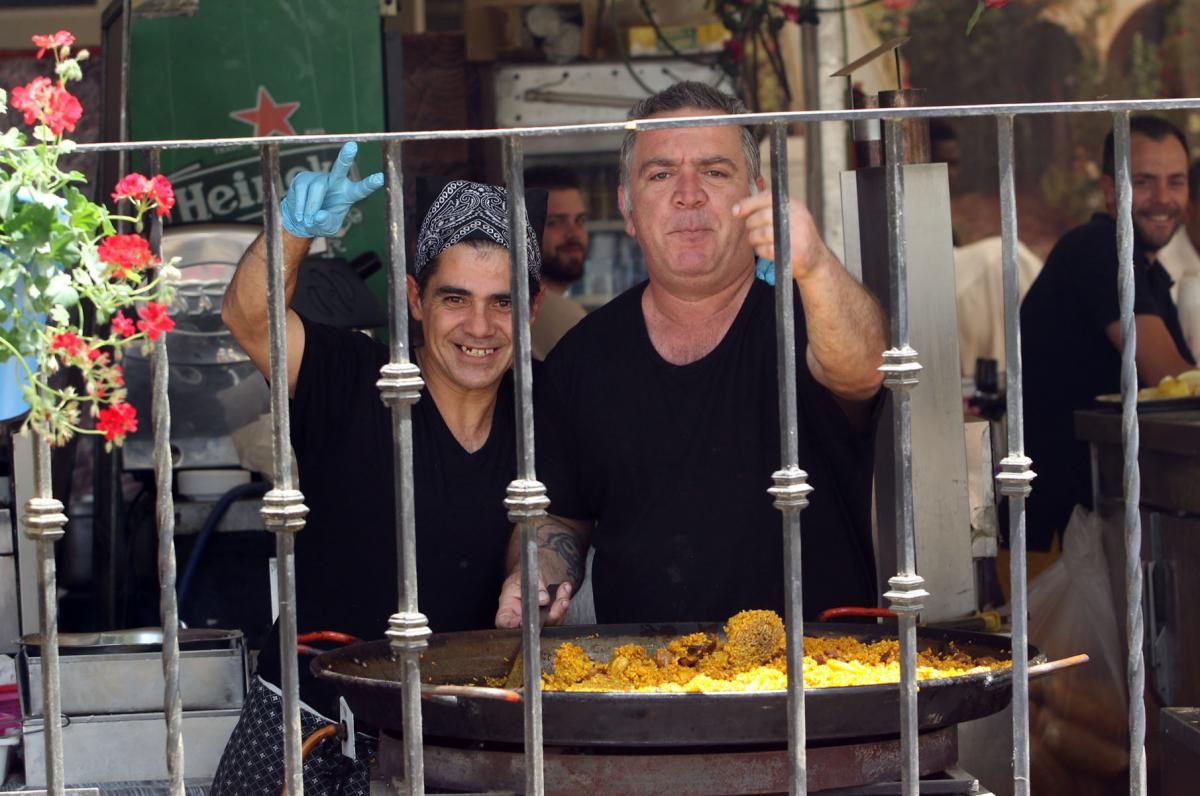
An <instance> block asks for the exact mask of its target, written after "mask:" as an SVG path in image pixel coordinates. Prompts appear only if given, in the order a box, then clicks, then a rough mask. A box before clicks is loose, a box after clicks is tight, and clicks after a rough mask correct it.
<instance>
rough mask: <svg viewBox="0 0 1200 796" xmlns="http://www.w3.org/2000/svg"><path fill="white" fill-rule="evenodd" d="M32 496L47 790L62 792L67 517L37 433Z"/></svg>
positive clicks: (29, 514)
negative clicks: (61, 567) (61, 605)
mask: <svg viewBox="0 0 1200 796" xmlns="http://www.w3.org/2000/svg"><path fill="white" fill-rule="evenodd" d="M33 475H34V490H35V491H34V495H35V496H34V497H32V498H30V499H29V502H28V503H27V504H26V505H25V517H24V524H25V536H26V537H28V538H29V539H32V540H33V541H35V542H37V560H38V609H39V612H40V614H41V632H42V638H41V649H40V654H41V657H42V726H43V728H44V730H45V733H46V792H47V793H50V794H53V796H62V794H63V792H64V777H63V744H62V728H63V725H62V694H61V691H60V689H59V666H58V584H57V583H56V579H55V570H54V543H55V542H56V541H58V540H59V539H61V538H62V536H63V526H64V525H66V523H67V515H66V514H64V513H63V504H62V502H61V501H59V500H55V498H54V493H53V487H52V485H51V481H50V444H49V442H47V441H46V439H45V437H43V436H42V435H41V434H38V433H36V432H34V433H33Z"/></svg>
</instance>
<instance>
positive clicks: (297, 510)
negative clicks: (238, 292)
mask: <svg viewBox="0 0 1200 796" xmlns="http://www.w3.org/2000/svg"><path fill="white" fill-rule="evenodd" d="M260 156H261V159H262V178H263V232H264V234H265V235H266V244H267V245H266V249H267V310H268V322H267V328H268V332H269V336H270V342H271V346H270V348H271V351H270V362H271V454H272V460H273V462H274V467H275V483H274V485H273V486H272V488H271V491H269V492H267V494H265V495H264V496H263V507H262V512H261V513H262V518H263V525H265V526H266V527H267V528H268V529H269V530H272V531H274V532H275V559H276V566H277V570H278V571H277V577H278V582H279V584H278V588H279V667H280V680H281V683H280V685H281V686H282V687H281V689H280V690H282V692H283V752H284V758H283V771H284V777H283V781H284V787H286V788H287V792H288V795H289V796H302V795H303V793H304V771H303V769H302V768H301V763H300V743H301V737H300V680H299V673H298V671H297V669H298V662H297V660H296V553H295V551H296V534H297V533H299V532H300V531H301V529H303V528H304V518H305V516H306V515H307V514H308V507H307V506H305V505H304V495H302V494H301V493H300V492H299V490H297V489H296V488H295V475H294V474H293V473H292V453H291V416H290V414H289V407H288V389H287V387H288V377H287V307H286V306H285V305H284V302H285V296H284V293H285V288H284V275H283V229H282V227H281V225H280V218H279V191H280V189H281V187H282V185H281V183H280V179H279V147H278V146H275V145H271V144H268V145H266V146H263V147H262V148H261V150H260Z"/></svg>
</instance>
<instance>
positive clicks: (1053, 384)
mask: <svg viewBox="0 0 1200 796" xmlns="http://www.w3.org/2000/svg"><path fill="white" fill-rule="evenodd" d="M1129 150H1130V152H1129V173H1130V181H1131V183H1132V188H1133V231H1134V251H1133V260H1134V289H1135V298H1134V310H1133V311H1134V324H1135V328H1136V333H1137V353H1136V357H1137V368H1138V378H1139V380H1140V382H1141V384H1142V385H1143V386H1147V385H1156V384H1158V382H1159V381H1160V380H1161V379H1162V378H1163V377H1164V376H1171V375H1176V374H1178V373H1181V372H1183V371H1185V370H1187V369H1188V368H1189V367H1190V366H1192V364H1194V363H1193V360H1192V356H1191V354H1190V352H1189V351H1188V349H1187V345H1186V343H1185V342H1184V338H1183V333H1182V330H1181V329H1180V326H1179V318H1178V316H1177V313H1176V309H1175V303H1174V302H1173V301H1172V300H1171V294H1170V288H1171V277H1170V276H1169V275H1168V274H1167V272H1166V270H1165V269H1164V268H1163V266H1162V264H1161V263H1160V262H1158V252H1159V250H1161V249H1162V248H1163V246H1165V245H1166V244H1167V242H1168V241H1170V240H1171V236H1172V235H1174V234H1175V232H1176V230H1178V229H1179V226H1180V224H1181V223H1182V222H1183V213H1184V208H1185V206H1186V205H1187V201H1188V182H1187V170H1188V148H1187V140H1186V139H1185V138H1184V136H1183V133H1181V132H1180V131H1179V130H1178V129H1177V128H1176V127H1175V126H1174V125H1172V124H1171V123H1170V122H1168V121H1166V120H1165V119H1161V118H1158V117H1156V116H1135V117H1134V118H1133V119H1131V120H1130V142H1129ZM1113 162H1114V159H1113V135H1112V133H1111V132H1110V133H1109V134H1108V137H1107V138H1106V139H1105V142H1104V169H1103V176H1101V178H1100V188H1101V190H1102V191H1103V192H1104V200H1105V206H1106V208H1107V212H1104V213H1096V214H1095V215H1094V216H1092V219H1091V220H1090V221H1089V222H1088V223H1087V224H1084V225H1083V226H1081V227H1076V228H1075V229H1073V230H1071V231H1070V232H1068V233H1067V234H1066V235H1064V236H1063V237H1062V239H1061V240H1059V242H1058V243H1057V244H1055V246H1054V249H1053V251H1051V252H1050V256H1049V257H1048V258H1047V260H1046V265H1045V266H1044V267H1043V268H1042V271H1041V273H1040V274H1039V275H1038V278H1037V279H1036V280H1035V281H1034V283H1033V285H1032V286H1030V288H1029V292H1028V293H1027V294H1026V296H1025V300H1024V301H1023V302H1022V303H1021V357H1022V360H1023V362H1024V390H1025V450H1026V453H1027V454H1028V455H1029V456H1030V457H1031V458H1032V459H1033V469H1034V471H1035V472H1036V473H1037V480H1036V481H1035V482H1034V485H1033V493H1032V495H1031V496H1030V497H1029V500H1028V504H1027V505H1028V547H1029V549H1030V550H1046V549H1048V548H1049V547H1050V546H1051V544H1052V542H1053V540H1054V537H1055V536H1056V535H1059V534H1061V533H1062V531H1063V530H1064V529H1065V527H1066V525H1067V521H1068V520H1069V519H1070V516H1071V512H1072V510H1073V509H1074V507H1075V506H1076V505H1077V504H1078V505H1083V506H1086V507H1089V508H1090V507H1091V505H1092V495H1091V467H1090V466H1089V462H1088V452H1087V446H1086V445H1085V444H1084V443H1082V442H1078V441H1076V439H1075V434H1074V418H1073V415H1074V413H1075V411H1076V410H1078V409H1085V408H1088V407H1089V406H1091V405H1092V403H1093V401H1094V400H1095V398H1096V396H1098V395H1104V394H1109V393H1116V392H1120V389H1121V330H1120V321H1119V317H1120V312H1119V305H1118V296H1117V281H1118V271H1119V263H1118V256H1117V221H1116V218H1115V215H1116V183H1115V179H1114V169H1113Z"/></svg>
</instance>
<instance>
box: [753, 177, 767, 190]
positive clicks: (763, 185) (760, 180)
mask: <svg viewBox="0 0 1200 796" xmlns="http://www.w3.org/2000/svg"><path fill="white" fill-rule="evenodd" d="M754 184H755V185H757V186H758V190H759V192H762V191H765V190H767V181H766V179H765V178H764V177H763V176H762V175H761V174H760V175H758V176H757V177H755V178H754Z"/></svg>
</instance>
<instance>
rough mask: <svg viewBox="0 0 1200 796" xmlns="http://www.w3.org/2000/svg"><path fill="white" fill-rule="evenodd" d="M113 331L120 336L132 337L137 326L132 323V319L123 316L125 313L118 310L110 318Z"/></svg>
mask: <svg viewBox="0 0 1200 796" xmlns="http://www.w3.org/2000/svg"><path fill="white" fill-rule="evenodd" d="M112 328H113V331H114V332H116V333H117V334H119V335H121V336H122V337H132V336H133V335H134V334H135V333H136V332H137V327H135V326H134V325H133V321H132V320H130V319H129V318H127V317H125V313H123V312H118V313H117V314H116V315H114V316H113V319H112Z"/></svg>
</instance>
